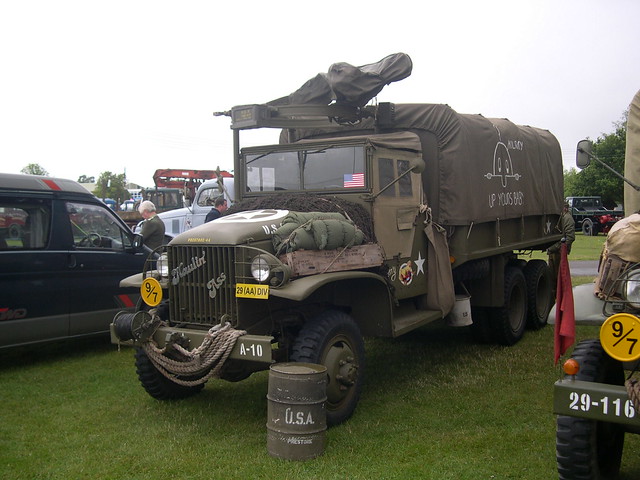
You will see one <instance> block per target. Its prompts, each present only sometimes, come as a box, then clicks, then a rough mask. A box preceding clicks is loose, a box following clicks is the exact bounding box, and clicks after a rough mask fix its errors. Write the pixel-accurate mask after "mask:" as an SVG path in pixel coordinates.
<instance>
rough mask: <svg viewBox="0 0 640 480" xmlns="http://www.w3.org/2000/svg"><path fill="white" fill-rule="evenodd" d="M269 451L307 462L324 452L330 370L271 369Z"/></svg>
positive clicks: (310, 367) (304, 367) (293, 366)
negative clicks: (328, 371)
mask: <svg viewBox="0 0 640 480" xmlns="http://www.w3.org/2000/svg"><path fill="white" fill-rule="evenodd" d="M267 399H268V407H267V418H268V420H267V450H268V452H269V454H270V455H271V456H274V457H278V458H284V459H287V460H308V459H311V458H315V457H317V456H319V455H321V454H322V453H323V452H324V449H325V442H326V440H325V433H326V430H327V414H326V411H325V405H324V403H325V401H326V399H327V369H326V367H325V366H323V365H317V364H313V363H276V364H274V365H271V367H270V369H269V389H268V393H267Z"/></svg>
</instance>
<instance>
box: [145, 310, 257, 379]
mask: <svg viewBox="0 0 640 480" xmlns="http://www.w3.org/2000/svg"><path fill="white" fill-rule="evenodd" d="M246 333H247V332H246V331H245V330H236V329H234V328H232V327H231V325H230V324H229V323H228V322H227V323H226V324H224V325H216V326H215V327H213V328H211V329H210V330H209V331H208V332H207V334H206V336H205V339H204V341H203V342H202V345H200V346H199V347H197V348H194V349H193V350H191V351H189V350H187V349H185V348H183V347H182V346H181V345H178V344H177V343H170V344H167V346H165V347H164V348H159V347H158V345H157V344H156V343H155V342H153V341H149V342H145V343H143V344H142V348H143V349H144V351H145V353H146V354H147V356H148V357H149V359H150V360H151V362H153V364H154V365H155V367H156V368H157V369H158V371H159V372H160V373H162V375H164V376H165V377H167V378H168V379H169V380H171V381H172V382H174V383H177V384H179V385H184V386H185V387H193V386H195V385H200V384H202V383H205V382H206V381H207V380H209V379H210V378H212V377H215V378H220V370H221V369H222V367H223V365H224V362H225V361H226V360H227V358H228V357H229V355H230V354H231V351H232V350H233V347H234V346H235V344H236V341H237V339H238V337H240V336H242V335H244V334H246ZM165 354H169V355H172V356H173V357H175V358H177V359H175V358H169V357H168V356H166V355H165ZM185 377H186V378H189V377H191V378H192V379H191V380H186V379H185Z"/></svg>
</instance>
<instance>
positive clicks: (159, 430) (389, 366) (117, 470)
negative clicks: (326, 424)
mask: <svg viewBox="0 0 640 480" xmlns="http://www.w3.org/2000/svg"><path fill="white" fill-rule="evenodd" d="M586 238H587V240H589V241H591V240H593V237H586ZM601 238H602V239H603V238H604V237H601ZM596 239H598V237H596ZM579 240H582V239H580V238H579V239H578V240H577V241H576V247H578V242H579ZM580 248H582V247H580ZM593 249H594V247H593V246H587V247H585V252H586V251H587V250H593ZM592 253H593V252H592ZM585 254H586V253H585ZM596 255H599V251H598V252H597V253H596ZM572 256H573V253H572ZM596 258H597V257H596ZM590 280H592V279H591V278H584V279H582V278H580V279H578V278H574V282H576V283H577V282H582V281H590ZM597 331H598V330H597V328H595V327H578V336H579V339H581V338H593V337H594V336H596V335H597ZM366 347H367V349H366V352H367V375H366V380H365V386H364V389H363V393H362V398H361V401H360V404H359V405H358V408H357V410H356V413H355V414H354V416H353V417H352V418H351V419H350V420H349V421H348V422H346V423H344V424H342V425H339V426H337V427H334V428H332V429H330V430H328V431H327V433H326V436H327V447H326V450H325V452H324V454H323V455H322V456H320V457H318V458H316V459H314V460H310V461H306V462H294V461H286V460H279V459H275V458H272V457H270V456H269V455H268V453H267V449H266V422H267V399H266V393H267V383H268V373H267V372H261V373H259V374H256V375H253V376H252V377H250V378H249V379H247V380H245V381H243V382H239V383H228V382H224V381H212V382H210V383H209V384H208V385H207V386H206V388H205V389H204V390H203V391H202V392H201V393H200V394H199V395H196V396H195V397H193V398H189V399H186V400H180V401H171V402H160V401H157V400H154V399H152V398H151V397H149V396H148V395H147V394H146V393H145V392H144V390H143V389H142V387H141V386H140V384H139V383H138V380H137V377H136V373H135V367H134V360H133V351H132V350H131V349H129V348H124V347H123V348H122V349H121V350H120V351H118V348H117V347H116V346H114V345H111V344H109V343H108V340H106V339H101V340H91V341H81V342H64V343H60V344H55V345H49V346H46V347H38V348H18V349H14V350H10V351H0V392H1V393H0V399H1V405H2V413H1V417H0V418H1V421H0V477H1V478H2V479H6V480H9V479H25V480H34V479H65V480H67V479H139V480H143V479H153V480H158V479H203V478H207V479H209V478H210V479H272V478H274V479H279V480H280V479H282V480H287V479H290V480H297V479H403V480H404V479H434V480H436V479H437V480H444V479H452V480H454V479H455V480H481V479H486V480H490V479H523V480H541V479H553V478H557V473H556V464H555V417H554V415H553V413H552V395H553V391H552V387H553V383H554V382H555V381H556V380H557V379H558V378H560V376H561V372H560V366H554V364H553V327H552V326H548V327H546V328H544V329H542V330H540V331H535V332H527V334H526V335H525V338H524V339H523V340H522V341H521V342H520V343H519V344H517V345H515V346H513V347H499V346H494V345H480V344H477V343H476V342H475V341H474V340H473V339H472V337H471V335H470V333H469V331H468V330H467V329H464V328H463V329H451V328H448V327H445V326H444V325H441V324H434V325H431V326H428V327H425V328H422V329H419V330H417V331H415V332H412V333H411V334H408V335H405V336H403V337H400V338H398V339H368V340H367V342H366ZM639 447H640V437H638V436H636V435H627V437H626V446H625V454H624V456H623V464H622V472H623V475H622V476H621V478H622V479H623V480H631V479H637V478H640V458H639V456H638V455H637V452H638V448H639Z"/></svg>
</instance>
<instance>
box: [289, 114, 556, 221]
mask: <svg viewBox="0 0 640 480" xmlns="http://www.w3.org/2000/svg"><path fill="white" fill-rule="evenodd" d="M393 110H394V111H393V113H392V114H391V115H393V119H392V122H393V123H392V124H390V125H389V127H390V128H389V130H388V131H399V130H401V131H409V132H414V133H416V134H417V135H418V137H419V138H420V143H421V147H422V156H423V158H424V160H425V163H426V169H425V170H424V172H423V173H422V178H423V185H424V191H425V193H426V196H427V202H428V205H429V207H431V210H432V214H433V218H434V221H435V222H436V223H438V224H440V225H443V226H453V225H472V224H478V223H483V222H494V221H496V220H500V219H501V220H505V219H513V218H521V217H525V216H538V215H542V216H544V215H555V214H557V213H558V212H560V211H561V210H562V198H563V176H562V161H561V157H562V153H561V150H560V145H559V144H558V141H557V140H556V138H555V137H554V135H553V134H551V133H550V132H549V131H547V130H541V129H538V128H534V127H527V126H518V125H515V124H514V123H512V122H510V121H509V120H506V119H489V118H485V117H483V116H482V115H468V114H459V113H457V112H456V111H454V110H453V109H452V108H451V107H449V106H447V105H440V104H395V105H394V106H393ZM373 122H374V121H373V120H372V119H365V120H363V121H362V123H361V124H360V125H358V126H356V127H344V126H342V127H340V128H336V129H324V130H302V131H301V130H296V131H294V132H293V133H294V136H293V138H289V139H288V138H287V136H288V134H289V132H288V131H284V132H283V134H282V135H281V141H283V142H288V141H295V140H298V139H302V138H306V139H309V138H319V137H320V138H321V137H337V136H340V135H358V134H366V133H372V132H373V131H376V132H377V133H385V132H386V130H385V129H384V128H378V129H375V128H374V125H373ZM400 148H402V147H401V146H400Z"/></svg>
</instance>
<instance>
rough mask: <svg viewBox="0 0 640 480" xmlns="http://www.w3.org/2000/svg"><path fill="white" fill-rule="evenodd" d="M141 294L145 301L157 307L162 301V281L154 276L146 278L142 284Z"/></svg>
mask: <svg viewBox="0 0 640 480" xmlns="http://www.w3.org/2000/svg"><path fill="white" fill-rule="evenodd" d="M140 295H142V300H143V301H144V303H146V304H147V305H149V306H150V307H155V306H156V305H158V304H159V303H160V302H161V301H162V287H161V286H160V282H159V281H158V280H156V279H155V278H153V277H148V278H145V279H144V280H143V281H142V285H140Z"/></svg>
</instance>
